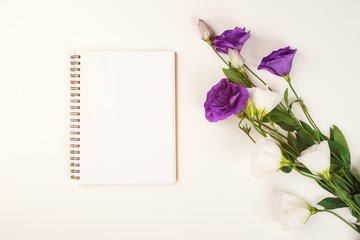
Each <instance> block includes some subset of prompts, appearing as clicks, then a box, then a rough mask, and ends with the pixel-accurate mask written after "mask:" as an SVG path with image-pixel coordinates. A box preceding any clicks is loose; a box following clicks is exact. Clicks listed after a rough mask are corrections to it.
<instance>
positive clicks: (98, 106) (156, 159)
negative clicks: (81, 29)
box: [76, 51, 176, 184]
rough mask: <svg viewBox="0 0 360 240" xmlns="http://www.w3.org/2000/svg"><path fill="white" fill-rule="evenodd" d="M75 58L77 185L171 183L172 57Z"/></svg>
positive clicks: (108, 55)
mask: <svg viewBox="0 0 360 240" xmlns="http://www.w3.org/2000/svg"><path fill="white" fill-rule="evenodd" d="M76 54H78V55H80V56H81V58H80V63H81V64H80V66H79V67H80V69H81V70H80V72H79V73H80V81H81V83H80V87H81V88H80V94H81V96H80V100H81V102H80V161H79V163H80V167H79V169H80V173H79V176H80V180H78V182H79V183H84V184H120V183H123V184H130V183H172V182H175V181H176V136H175V133H176V129H175V53H174V52H116V51H111V52H110V51H109V52H101V51H83V52H77V53H76Z"/></svg>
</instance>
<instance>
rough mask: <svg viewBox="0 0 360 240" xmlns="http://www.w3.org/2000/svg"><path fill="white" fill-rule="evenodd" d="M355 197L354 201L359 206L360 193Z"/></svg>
mask: <svg viewBox="0 0 360 240" xmlns="http://www.w3.org/2000/svg"><path fill="white" fill-rule="evenodd" d="M353 197H354V201H355V202H356V204H357V205H358V206H360V193H359V194H356V195H354V196H353Z"/></svg>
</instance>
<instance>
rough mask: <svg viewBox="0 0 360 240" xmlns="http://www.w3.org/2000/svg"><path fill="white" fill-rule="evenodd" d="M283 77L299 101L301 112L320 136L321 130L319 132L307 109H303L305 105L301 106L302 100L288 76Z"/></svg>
mask: <svg viewBox="0 0 360 240" xmlns="http://www.w3.org/2000/svg"><path fill="white" fill-rule="evenodd" d="M285 79H286V81H287V82H288V84H289V87H290V89H291V91H292V92H293V93H294V95H295V97H296V99H297V100H298V101H299V103H300V105H301V109H302V110H303V112H304V114H305V116H306V118H307V120H308V121H309V123H310V124H311V125H312V126H313V128H314V129H315V130H316V131H318V132H319V133H320V136H321V132H320V130H319V128H318V127H317V126H316V124H315V122H314V120H313V119H312V118H311V116H310V114H309V112H308V111H307V110H306V109H305V107H304V106H303V102H302V100H301V99H300V98H299V96H298V95H297V93H296V91H295V89H294V88H293V86H292V84H291V80H290V77H289V76H287V77H285Z"/></svg>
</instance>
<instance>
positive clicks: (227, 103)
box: [204, 78, 249, 122]
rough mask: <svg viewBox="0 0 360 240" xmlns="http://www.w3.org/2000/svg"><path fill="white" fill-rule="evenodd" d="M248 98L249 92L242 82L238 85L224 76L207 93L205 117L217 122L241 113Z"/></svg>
mask: <svg viewBox="0 0 360 240" xmlns="http://www.w3.org/2000/svg"><path fill="white" fill-rule="evenodd" d="M248 98H249V92H248V90H247V89H246V88H245V87H244V86H243V85H242V84H241V83H239V84H238V85H236V84H235V83H233V82H230V80H229V79H227V78H223V79H221V81H220V82H219V83H218V84H216V85H215V86H213V87H212V88H211V89H210V91H209V92H208V93H207V98H206V101H205V103H204V107H205V117H206V119H207V120H209V122H217V121H219V120H224V119H226V118H228V117H230V116H231V115H233V114H236V113H240V112H241V111H242V110H243V109H244V108H245V106H246V102H247V100H248Z"/></svg>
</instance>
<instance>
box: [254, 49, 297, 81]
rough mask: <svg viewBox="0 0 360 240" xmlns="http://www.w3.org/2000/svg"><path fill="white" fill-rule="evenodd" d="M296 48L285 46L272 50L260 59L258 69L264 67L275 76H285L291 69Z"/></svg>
mask: <svg viewBox="0 0 360 240" xmlns="http://www.w3.org/2000/svg"><path fill="white" fill-rule="evenodd" d="M296 50H297V49H290V47H286V48H281V49H279V50H276V51H273V52H272V53H270V54H269V55H268V56H266V57H264V58H263V59H262V61H261V64H260V65H259V66H258V70H260V69H265V70H267V71H269V72H271V73H272V74H275V75H277V76H283V77H285V76H287V75H288V74H289V72H290V70H291V67H292V62H293V59H294V57H295V54H296Z"/></svg>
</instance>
